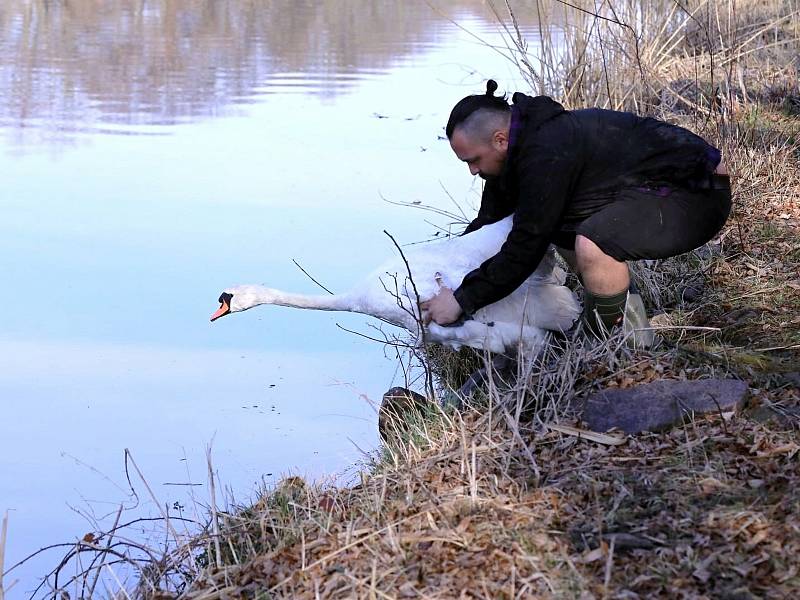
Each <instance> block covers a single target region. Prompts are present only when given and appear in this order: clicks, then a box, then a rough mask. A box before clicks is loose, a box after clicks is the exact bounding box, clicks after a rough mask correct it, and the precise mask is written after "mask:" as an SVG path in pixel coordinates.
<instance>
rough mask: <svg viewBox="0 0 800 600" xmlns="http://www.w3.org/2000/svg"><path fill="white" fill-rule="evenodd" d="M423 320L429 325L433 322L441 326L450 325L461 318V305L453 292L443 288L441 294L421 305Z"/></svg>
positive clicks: (440, 290)
mask: <svg viewBox="0 0 800 600" xmlns="http://www.w3.org/2000/svg"><path fill="white" fill-rule="evenodd" d="M420 308H422V311H423V312H422V319H423V321H424V322H425V324H426V325H427V324H428V323H430V322H431V321H434V322H435V323H438V324H439V325H449V324H450V323H453V322H455V321H457V320H458V317H460V316H461V312H462V311H461V305H460V304H459V303H458V300H456V297H455V296H454V295H453V290H451V289H450V288H448V287H444V286H442V287H441V288H440V289H439V293H438V294H436V295H435V296H434V297H433V298H431V299H430V300H428V301H427V302H422V303H421V304H420Z"/></svg>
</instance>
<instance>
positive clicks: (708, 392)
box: [582, 379, 747, 434]
mask: <svg viewBox="0 0 800 600" xmlns="http://www.w3.org/2000/svg"><path fill="white" fill-rule="evenodd" d="M746 395H747V383H745V382H744V381H738V380H736V379H700V380H695V381H671V380H662V381H654V382H652V383H648V384H644V385H639V386H635V387H632V388H627V389H624V390H620V389H608V390H602V391H600V392H597V393H595V394H592V395H591V396H589V397H588V398H586V399H585V400H584V401H583V407H582V408H583V412H582V419H583V421H585V422H586V424H587V425H588V426H589V428H590V429H592V430H593V431H597V432H605V431H608V430H609V429H613V428H617V429H621V430H622V431H624V432H625V433H629V434H633V433H640V432H642V431H661V430H664V429H668V428H670V427H672V426H674V425H678V424H681V423H683V421H684V419H686V418H691V417H692V416H699V415H704V414H708V413H713V414H719V413H721V412H722V413H725V412H732V411H733V412H739V411H740V410H741V408H742V406H743V405H744V401H745V397H746Z"/></svg>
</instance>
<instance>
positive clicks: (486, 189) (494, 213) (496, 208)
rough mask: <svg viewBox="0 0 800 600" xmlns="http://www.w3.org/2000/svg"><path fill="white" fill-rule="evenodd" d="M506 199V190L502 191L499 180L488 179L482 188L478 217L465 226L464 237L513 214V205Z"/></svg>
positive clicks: (509, 199)
mask: <svg viewBox="0 0 800 600" xmlns="http://www.w3.org/2000/svg"><path fill="white" fill-rule="evenodd" d="M511 200H512V199H511V198H509V197H508V194H507V193H506V190H504V189H503V187H502V184H501V182H500V180H499V179H489V180H488V181H487V182H486V183H485V184H484V186H483V193H482V194H481V207H480V209H478V216H477V217H475V219H474V220H473V221H472V222H471V223H470V224H469V225H467V228H466V229H465V230H464V233H462V234H461V235H466V234H468V233H471V232H473V231H475V230H476V229H480V228H481V227H483V226H484V225H489V224H490V223H496V222H497V221H499V220H500V219H503V218H505V217H507V216H508V215H510V214H511V213H512V212H514V205H513V203H512V202H511Z"/></svg>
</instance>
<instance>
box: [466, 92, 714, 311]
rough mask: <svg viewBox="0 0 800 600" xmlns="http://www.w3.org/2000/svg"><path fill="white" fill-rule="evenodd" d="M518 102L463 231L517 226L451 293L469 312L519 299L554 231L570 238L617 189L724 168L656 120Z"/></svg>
mask: <svg viewBox="0 0 800 600" xmlns="http://www.w3.org/2000/svg"><path fill="white" fill-rule="evenodd" d="M513 102H514V104H513V106H512V117H511V131H510V138H511V139H510V141H509V148H508V157H507V159H506V163H505V166H504V168H503V173H502V174H501V175H500V176H498V177H496V178H493V179H489V180H488V181H487V182H486V184H485V186H484V189H483V196H482V197H481V206H480V210H479V211H478V216H477V218H476V219H475V220H474V221H472V223H470V224H469V226H468V227H467V229H466V232H465V233H469V232H470V231H474V230H476V229H478V228H480V227H482V226H483V225H486V224H488V223H494V222H495V221H499V220H500V219H502V218H504V217H507V216H508V215H511V214H513V215H514V222H513V226H512V228H511V231H510V232H509V234H508V238H507V239H506V242H505V243H504V244H503V246H502V248H501V249H500V251H499V252H498V253H497V254H495V255H494V256H493V257H492V258H490V259H488V260H486V261H485V262H484V263H483V264H482V265H481V266H480V267H478V268H477V269H475V270H474V271H472V272H471V273H469V274H467V276H466V277H464V281H463V282H462V283H461V285H460V286H459V288H458V289H457V290H455V292H454V293H455V297H456V300H457V301H458V303H459V304H460V305H461V308H462V310H463V311H464V312H465V313H467V314H471V313H473V312H475V311H476V310H478V309H479V308H482V307H484V306H486V305H488V304H491V303H493V302H497V301H498V300H500V299H501V298H504V297H506V296H507V295H508V294H510V293H511V292H513V291H514V290H515V289H516V288H517V287H519V286H520V285H521V284H522V282H523V281H525V279H527V278H528V276H530V274H531V273H533V271H534V270H535V269H536V267H537V266H538V264H539V261H541V259H542V257H543V256H544V254H545V252H546V251H547V247H548V245H549V244H550V242H551V239H552V237H553V235H554V234H555V233H557V232H559V231H574V230H575V227H576V225H577V224H578V223H580V222H581V221H583V220H584V219H586V218H587V217H589V216H590V215H592V214H594V213H595V212H596V211H598V210H599V209H600V208H602V207H604V206H606V205H607V204H609V203H611V202H613V200H614V198H615V196H616V194H617V192H618V191H619V190H621V189H624V188H626V187H634V186H641V185H658V184H667V185H672V186H680V187H687V188H691V187H692V186H693V184H694V182H697V181H700V180H701V179H702V178H703V176H704V174H708V173H711V172H713V171H714V169H715V168H716V166H717V164H719V161H720V153H719V151H718V150H717V149H716V148H714V147H713V146H710V145H709V144H708V143H707V142H706V141H705V140H703V139H702V138H701V137H699V136H697V135H695V134H693V133H692V132H690V131H688V130H687V129H684V128H682V127H678V126H675V125H670V124H669V123H664V122H662V121H658V120H656V119H652V118H648V117H639V116H637V115H634V114H631V113H625V112H617V111H612V110H603V109H599V108H590V109H583V110H574V111H567V110H565V109H564V108H563V107H562V106H561V105H560V104H559V103H557V102H555V101H553V100H552V99H550V98H548V97H546V96H536V97H530V96H526V95H524V94H521V93H516V94H514V96H513ZM632 226H633V224H632Z"/></svg>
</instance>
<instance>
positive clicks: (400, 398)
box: [378, 387, 430, 443]
mask: <svg viewBox="0 0 800 600" xmlns="http://www.w3.org/2000/svg"><path fill="white" fill-rule="evenodd" d="M429 404H430V402H429V400H428V399H427V398H426V397H425V396H423V395H422V394H418V393H417V392H414V391H412V390H409V389H406V388H404V387H393V388H392V389H390V390H389V391H387V392H386V393H385V394H384V395H383V401H382V402H381V408H380V410H379V411H378V433H379V434H380V436H381V440H383V442H384V443H388V442H389V441H390V440H391V438H393V437H395V436H396V435H397V434H398V433H400V432H403V431H405V430H406V429H407V428H408V425H407V424H408V422H409V421H410V420H411V419H413V418H415V417H416V418H419V416H421V415H424V414H425V411H426V410H427V409H428V407H429Z"/></svg>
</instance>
